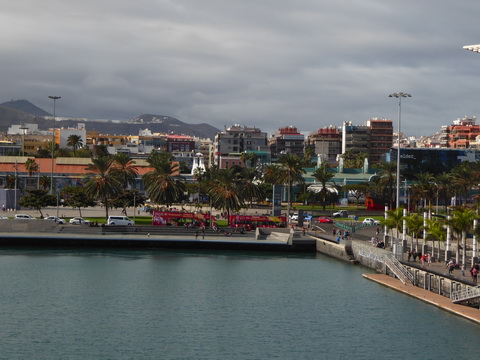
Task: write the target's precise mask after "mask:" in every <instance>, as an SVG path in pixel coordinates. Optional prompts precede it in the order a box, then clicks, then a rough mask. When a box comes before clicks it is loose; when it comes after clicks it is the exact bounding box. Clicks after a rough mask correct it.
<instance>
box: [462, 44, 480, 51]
mask: <svg viewBox="0 0 480 360" xmlns="http://www.w3.org/2000/svg"><path fill="white" fill-rule="evenodd" d="M463 48H464V49H465V50H468V51H473V52H480V44H479V45H466V46H464V47H463Z"/></svg>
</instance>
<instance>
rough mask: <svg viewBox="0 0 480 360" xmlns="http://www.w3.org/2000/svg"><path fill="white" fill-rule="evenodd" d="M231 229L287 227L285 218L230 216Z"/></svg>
mask: <svg viewBox="0 0 480 360" xmlns="http://www.w3.org/2000/svg"><path fill="white" fill-rule="evenodd" d="M230 226H231V227H242V226H243V227H244V228H245V229H246V230H253V229H255V228H257V227H268V228H279V227H287V217H286V216H257V215H230Z"/></svg>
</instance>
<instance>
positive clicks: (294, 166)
mask: <svg viewBox="0 0 480 360" xmlns="http://www.w3.org/2000/svg"><path fill="white" fill-rule="evenodd" d="M278 164H279V165H280V168H281V169H282V170H283V172H282V173H281V174H279V175H280V181H281V183H283V184H287V187H288V199H287V200H288V208H287V216H290V208H291V206H292V186H293V184H295V183H303V182H304V181H305V179H304V178H303V176H302V175H303V174H304V173H305V170H303V167H302V165H303V162H302V159H301V158H300V157H299V156H298V155H296V154H292V153H288V154H285V155H282V156H281V157H280V158H279V159H278Z"/></svg>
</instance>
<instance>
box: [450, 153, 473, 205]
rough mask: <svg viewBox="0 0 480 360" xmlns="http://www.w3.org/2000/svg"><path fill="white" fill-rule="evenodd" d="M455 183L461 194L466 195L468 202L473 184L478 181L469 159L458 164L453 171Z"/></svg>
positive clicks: (465, 199) (465, 200) (465, 198)
mask: <svg viewBox="0 0 480 360" xmlns="http://www.w3.org/2000/svg"><path fill="white" fill-rule="evenodd" d="M451 174H452V179H453V181H452V182H453V184H454V185H455V188H456V189H457V193H459V195H463V196H464V202H463V203H464V204H466V203H467V199H468V194H469V193H470V190H471V189H472V187H473V185H474V184H475V183H476V182H477V178H476V177H474V175H473V174H474V173H473V171H472V169H471V166H470V163H468V162H467V161H465V162H462V163H460V164H459V165H457V166H456V167H455V168H454V169H453V170H452V172H451Z"/></svg>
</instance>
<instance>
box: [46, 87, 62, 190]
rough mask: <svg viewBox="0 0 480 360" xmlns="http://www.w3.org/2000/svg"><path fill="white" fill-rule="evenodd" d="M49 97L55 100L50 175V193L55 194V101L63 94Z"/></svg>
mask: <svg viewBox="0 0 480 360" xmlns="http://www.w3.org/2000/svg"><path fill="white" fill-rule="evenodd" d="M48 98H49V99H52V100H53V127H52V173H51V175H50V194H52V195H53V168H54V164H55V159H54V158H53V155H54V154H55V105H56V104H55V102H56V101H57V100H58V99H60V98H61V96H49V97H48Z"/></svg>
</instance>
